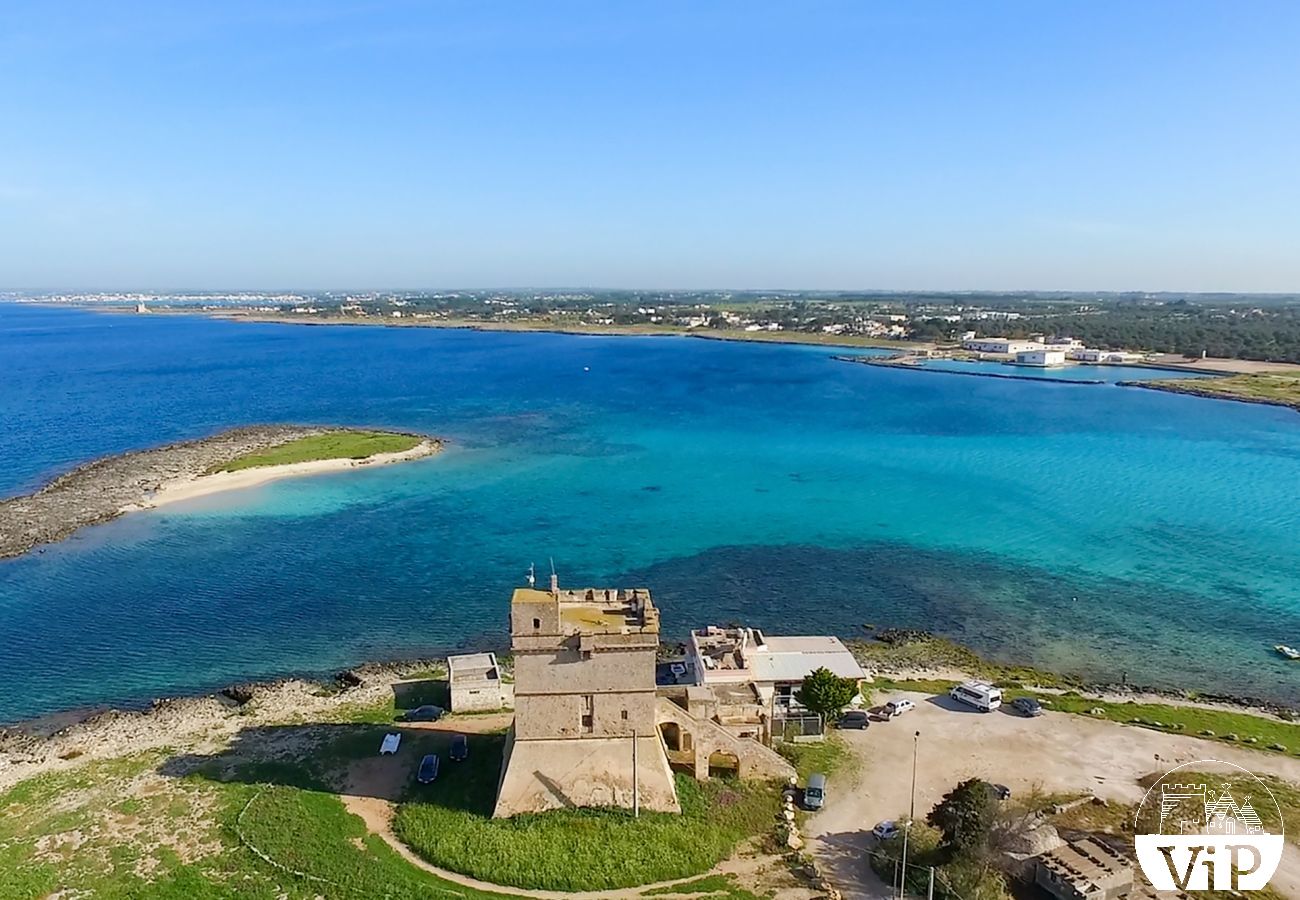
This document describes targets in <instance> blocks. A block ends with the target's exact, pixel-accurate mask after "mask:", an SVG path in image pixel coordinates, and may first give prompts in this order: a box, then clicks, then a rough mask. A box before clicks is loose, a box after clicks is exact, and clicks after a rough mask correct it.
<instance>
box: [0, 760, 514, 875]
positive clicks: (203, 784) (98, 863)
mask: <svg viewBox="0 0 1300 900" xmlns="http://www.w3.org/2000/svg"><path fill="white" fill-rule="evenodd" d="M166 762H167V757H166V755H164V754H157V753H150V754H144V755H141V756H136V757H132V758H128V759H122V760H113V761H110V762H99V763H92V764H89V765H87V766H84V767H82V768H79V769H77V770H75V771H73V772H67V773H58V774H53V775H44V776H40V777H38V778H33V779H30V780H28V781H24V782H22V783H21V784H19V785H17V786H15V787H14V788H12V789H10V790H9V791H7V792H5V793H3V794H0V897H4V898H6V900H9V898H14V900H28V898H31V900H35V898H40V897H46V896H48V895H50V894H51V893H54V892H55V891H66V892H68V893H69V894H70V895H76V896H89V895H93V896H95V897H97V898H103V900H235V898H253V900H276V898H283V900H311V898H315V897H319V896H325V897H328V898H330V900H369V898H372V897H385V898H389V900H425V898H429V897H438V896H443V895H453V894H454V895H456V896H459V897H464V898H469V900H500V898H501V895H500V894H486V893H483V892H480V891H474V890H470V889H467V888H462V887H460V886H459V885H454V884H452V883H451V882H447V881H445V880H443V879H439V878H436V877H435V876H433V875H430V874H428V873H426V872H423V871H421V870H419V869H417V868H415V867H414V866H412V865H411V864H410V863H408V862H406V861H405V860H403V859H401V857H399V856H398V855H397V853H395V852H394V851H393V849H392V848H391V847H389V846H388V845H387V844H385V843H384V842H383V841H382V840H380V839H379V838H377V837H375V836H373V835H369V834H367V832H366V829H365V826H364V825H363V824H362V822H361V820H360V819H358V818H357V817H356V816H353V815H350V814H349V813H348V812H347V811H346V810H345V809H344V808H343V804H342V802H341V801H340V800H339V799H338V798H337V797H336V796H333V795H332V794H330V793H329V792H328V791H327V790H326V789H325V788H324V786H323V784H322V783H321V782H319V780H318V778H317V776H316V775H315V774H313V772H312V771H311V770H309V769H307V768H305V767H302V766H289V765H285V764H277V765H262V766H256V767H254V766H247V767H243V768H241V769H239V770H237V771H236V772H235V773H234V778H235V779H236V780H233V781H216V780H213V779H212V778H209V777H204V776H202V775H199V774H191V775H184V776H172V775H163V774H161V773H160V769H165V767H166ZM256 781H268V782H275V784H273V785H262V784H257V783H253V782H256ZM254 847H255V848H257V850H258V851H260V852H261V853H262V854H265V856H266V857H267V858H268V859H269V860H271V862H267V861H266V860H264V859H263V858H262V857H261V856H259V855H258V854H257V853H256V852H254V850H253V849H252V848H254ZM290 870H294V871H290Z"/></svg>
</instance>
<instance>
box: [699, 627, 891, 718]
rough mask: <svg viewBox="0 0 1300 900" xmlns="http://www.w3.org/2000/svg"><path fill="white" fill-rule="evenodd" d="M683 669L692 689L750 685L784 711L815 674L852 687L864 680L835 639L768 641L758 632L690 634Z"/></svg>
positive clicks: (710, 629)
mask: <svg viewBox="0 0 1300 900" xmlns="http://www.w3.org/2000/svg"><path fill="white" fill-rule="evenodd" d="M686 665H687V668H688V669H689V670H690V673H691V676H692V677H693V678H694V680H695V683H696V684H702V685H705V686H709V687H713V686H719V685H728V684H746V683H748V684H753V685H754V687H755V689H756V690H757V691H758V694H759V696H760V697H761V698H762V700H763V702H764V704H770V705H773V706H776V707H787V708H788V707H789V706H791V705H795V701H794V699H793V698H794V692H795V691H797V690H798V689H799V687H800V685H801V684H802V683H803V680H804V678H805V676H807V675H810V674H812V673H813V672H814V671H816V670H817V669H821V668H826V669H829V670H830V671H832V672H834V673H835V674H836V675H838V676H840V677H841V678H852V679H853V680H854V681H861V680H862V679H864V678H866V677H867V673H866V672H864V671H863V670H862V666H860V665H858V661H857V660H856V659H854V657H853V654H852V653H851V652H849V648H848V647H845V646H844V642H843V641H841V640H840V639H839V638H836V637H829V636H801V637H775V636H773V637H769V636H767V635H765V634H763V632H762V631H760V630H758V629H757V628H744V627H741V628H719V627H717V626H715V625H710V626H709V627H708V628H704V629H701V630H699V631H692V632H691V634H690V637H689V638H688V639H687V641H686Z"/></svg>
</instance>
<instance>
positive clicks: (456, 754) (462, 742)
mask: <svg viewBox="0 0 1300 900" xmlns="http://www.w3.org/2000/svg"><path fill="white" fill-rule="evenodd" d="M447 755H448V756H450V757H451V761H452V762H460V761H461V760H463V759H465V758H466V757H467V756H469V738H467V737H465V735H463V734H458V735H455V736H453V737H452V739H451V752H450V753H449V754H447Z"/></svg>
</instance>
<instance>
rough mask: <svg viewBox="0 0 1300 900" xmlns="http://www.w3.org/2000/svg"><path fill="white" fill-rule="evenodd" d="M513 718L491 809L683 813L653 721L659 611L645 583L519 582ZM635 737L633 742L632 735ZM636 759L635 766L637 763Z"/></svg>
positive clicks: (513, 628)
mask: <svg viewBox="0 0 1300 900" xmlns="http://www.w3.org/2000/svg"><path fill="white" fill-rule="evenodd" d="M510 646H511V648H512V649H513V651H514V660H515V663H514V671H515V721H514V726H513V727H512V728H511V729H510V733H509V734H508V735H507V738H506V749H505V757H504V759H503V760H502V764H501V783H500V787H499V789H498V791H497V802H496V808H495V810H494V812H493V815H496V816H513V815H515V814H516V813H521V812H540V811H542V810H547V809H557V808H560V807H565V806H624V807H631V806H632V805H633V795H634V792H635V794H636V795H637V798H638V800H639V803H640V806H641V807H642V808H644V809H652V810H661V811H666V812H680V811H681V810H680V807H679V806H678V803H677V790H676V787H675V786H674V784H673V776H672V772H671V770H670V769H669V766H668V758H667V755H666V754H665V752H664V748H663V743H662V741H661V739H660V737H659V731H658V728H657V725H656V721H655V653H656V650H657V649H658V647H659V611H658V610H657V609H655V606H654V604H653V603H652V602H651V600H650V592H649V591H648V590H645V589H643V588H634V589H631V590H606V589H597V588H588V589H584V590H579V591H561V590H560V589H559V586H558V584H557V582H556V579H555V577H554V576H552V577H551V590H549V591H540V590H535V589H533V588H519V589H517V590H516V591H515V592H514V596H513V597H512V598H511V601H510ZM634 743H635V745H636V746H635V748H634V747H633V744H634ZM634 766H635V771H634Z"/></svg>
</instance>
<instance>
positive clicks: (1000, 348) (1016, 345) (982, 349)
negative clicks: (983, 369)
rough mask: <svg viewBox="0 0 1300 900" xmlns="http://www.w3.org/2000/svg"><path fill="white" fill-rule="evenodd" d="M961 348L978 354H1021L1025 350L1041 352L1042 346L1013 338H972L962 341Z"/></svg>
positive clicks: (1035, 342)
mask: <svg viewBox="0 0 1300 900" xmlns="http://www.w3.org/2000/svg"><path fill="white" fill-rule="evenodd" d="M961 345H962V347H963V348H965V349H967V350H975V351H977V352H979V353H1021V352H1023V351H1026V350H1042V349H1043V345H1042V344H1040V343H1038V342H1037V341H1024V340H1016V339H1014V338H972V339H971V340H969V341H962V343H961Z"/></svg>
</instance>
